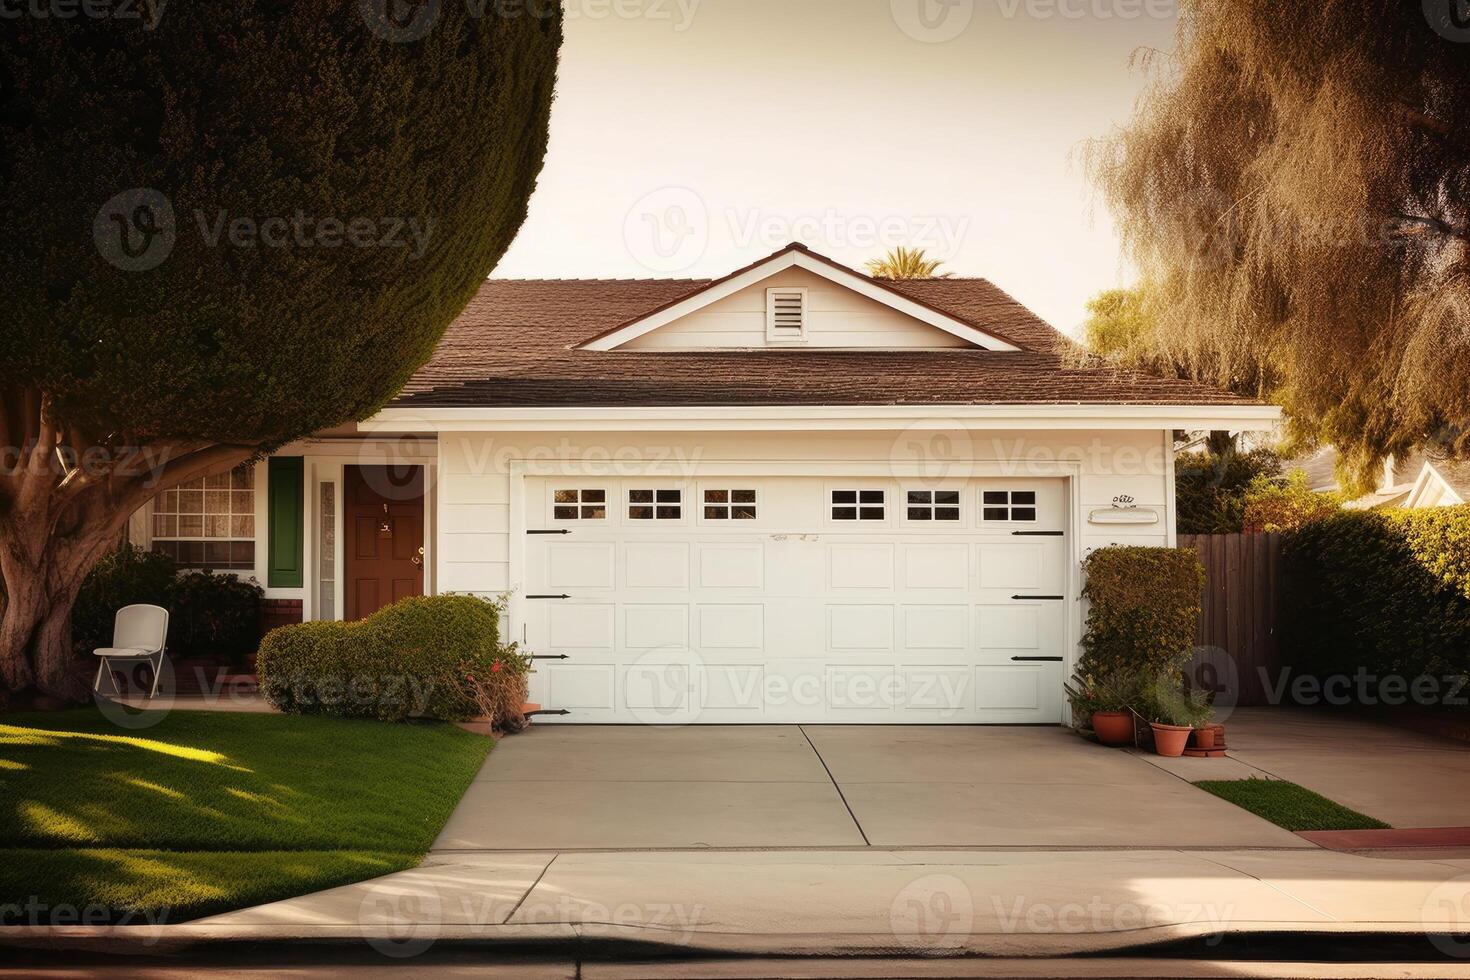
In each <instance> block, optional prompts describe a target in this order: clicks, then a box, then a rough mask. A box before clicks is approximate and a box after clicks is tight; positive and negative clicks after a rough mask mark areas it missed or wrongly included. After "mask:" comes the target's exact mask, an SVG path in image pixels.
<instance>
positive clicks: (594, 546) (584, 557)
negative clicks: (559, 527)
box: [546, 541, 617, 590]
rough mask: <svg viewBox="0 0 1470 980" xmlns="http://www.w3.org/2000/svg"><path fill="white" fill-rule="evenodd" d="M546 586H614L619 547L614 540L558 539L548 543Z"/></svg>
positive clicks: (559, 587)
mask: <svg viewBox="0 0 1470 980" xmlns="http://www.w3.org/2000/svg"><path fill="white" fill-rule="evenodd" d="M547 549H548V550H547V555H546V585H547V587H548V588H551V589H584V590H585V589H612V588H614V587H615V586H616V585H617V583H616V581H615V579H614V573H613V568H614V559H615V556H616V553H617V548H616V546H615V545H614V544H612V543H611V542H598V541H587V542H580V541H554V542H552V543H550V544H549V545H548V546H547Z"/></svg>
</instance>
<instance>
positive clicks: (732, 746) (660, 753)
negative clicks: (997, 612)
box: [434, 725, 1311, 852]
mask: <svg viewBox="0 0 1470 980" xmlns="http://www.w3.org/2000/svg"><path fill="white" fill-rule="evenodd" d="M1310 846H1311V845H1309V844H1307V843H1306V842H1305V841H1303V840H1302V839H1301V838H1299V837H1297V836H1296V835H1295V834H1291V833H1288V832H1287V831H1284V830H1281V829H1280V828H1278V827H1276V826H1274V825H1272V824H1270V823H1268V822H1266V821H1264V820H1261V819H1260V818H1258V817H1255V816H1253V815H1251V814H1250V813H1247V812H1246V811H1244V810H1241V809H1239V808H1237V807H1235V806H1233V805H1231V804H1229V803H1226V802H1224V801H1222V800H1219V799H1217V798H1215V797H1213V796H1210V795H1209V794H1207V793H1204V792H1202V791H1201V790H1198V789H1195V788H1194V787H1193V786H1191V785H1189V784H1188V783H1187V782H1185V781H1184V780H1182V779H1180V778H1179V777H1177V776H1174V775H1171V774H1169V773H1168V772H1165V771H1163V770H1161V769H1159V768H1157V767H1155V766H1152V765H1150V764H1148V763H1147V762H1146V761H1144V760H1143V759H1141V758H1139V757H1136V756H1133V755H1131V754H1129V753H1127V752H1123V751H1120V750H1116V749H1105V748H1102V747H1100V746H1096V745H1092V744H1090V743H1088V742H1085V741H1083V740H1082V739H1079V738H1077V737H1076V736H1075V735H1073V734H1071V733H1070V732H1068V731H1066V730H1064V729H1060V728H1006V727H973V726H960V727H949V726H944V727H927V726H811V725H808V726H797V725H770V726H766V725H761V726H691V727H688V728H677V729H666V728H651V727H635V726H590V725H588V726H554V725H547V726H539V727H536V728H534V729H532V730H531V731H529V732H527V733H526V734H524V735H520V736H516V737H514V738H509V739H506V740H504V741H503V742H501V743H500V744H499V745H498V746H497V747H496V749H495V751H494V752H493V753H491V756H490V758H489V760H488V761H487V762H486V764H485V766H484V768H483V769H482V770H481V771H480V773H479V775H478V776H477V777H476V779H475V781H474V783H473V784H472V785H471V786H470V789H469V791H468V792H467V793H466V794H465V796H464V799H463V800H462V801H461V802H460V805H459V807H458V808H457V809H456V810H455V812H454V814H453V815H452V816H451V817H450V819H449V823H448V824H447V825H446V826H445V828H444V831H443V833H442V834H441V835H440V837H439V840H438V841H437V842H436V844H435V847H434V850H435V851H439V852H455V851H484V850H492V851H493V850H502V851H503V850H520V851H566V850H619V849H630V850H643V849H659V848H674V849H679V848H702V847H708V848H758V849H774V848H842V847H854V848H861V847H881V848H905V847H957V848H977V847H978V848H988V847H1237V848H1238V847H1310Z"/></svg>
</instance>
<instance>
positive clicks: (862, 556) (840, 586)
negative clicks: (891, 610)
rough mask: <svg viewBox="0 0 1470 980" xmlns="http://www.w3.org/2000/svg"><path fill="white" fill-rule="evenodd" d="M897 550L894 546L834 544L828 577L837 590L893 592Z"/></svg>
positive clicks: (829, 552)
mask: <svg viewBox="0 0 1470 980" xmlns="http://www.w3.org/2000/svg"><path fill="white" fill-rule="evenodd" d="M894 555H895V550H894V546H893V545H891V544H868V543H862V544H832V545H828V547H827V570H828V571H827V575H828V581H829V582H830V583H831V586H832V588H833V589H834V590H837V591H842V590H848V589H882V590H884V591H887V590H890V589H892V588H893V577H894V576H893V561H894Z"/></svg>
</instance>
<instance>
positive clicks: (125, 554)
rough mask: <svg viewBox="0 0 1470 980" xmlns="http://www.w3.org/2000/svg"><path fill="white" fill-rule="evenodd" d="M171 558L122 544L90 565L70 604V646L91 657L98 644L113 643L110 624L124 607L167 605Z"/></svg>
mask: <svg viewBox="0 0 1470 980" xmlns="http://www.w3.org/2000/svg"><path fill="white" fill-rule="evenodd" d="M175 572H176V569H175V567H174V562H173V559H171V558H169V557H168V556H167V555H160V554H158V553H156V552H152V551H145V550H143V549H142V548H137V547H134V546H133V545H130V544H124V545H123V546H122V547H121V548H119V549H117V550H116V551H113V552H111V553H109V554H108V555H106V556H104V557H103V559H102V560H101V561H99V562H98V563H97V564H96V565H94V566H93V567H92V571H91V573H90V574H88V576H87V578H86V581H84V582H83V583H82V590H81V592H80V593H79V594H78V595H77V604H76V605H75V606H74V607H72V614H71V642H72V648H73V649H74V650H75V651H76V652H77V653H78V654H79V655H81V656H85V657H90V656H91V655H92V651H93V650H95V649H97V648H98V647H108V646H112V624H113V620H114V618H115V617H116V616H117V611H118V610H119V609H121V608H122V607H123V606H132V605H137V604H140V603H141V604H145V605H150V606H165V607H167V606H168V603H169V590H170V589H171V588H172V587H173V582H174V574H175Z"/></svg>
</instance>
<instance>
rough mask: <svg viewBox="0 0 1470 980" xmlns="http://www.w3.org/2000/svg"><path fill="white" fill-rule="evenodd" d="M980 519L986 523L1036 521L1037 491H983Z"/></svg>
mask: <svg viewBox="0 0 1470 980" xmlns="http://www.w3.org/2000/svg"><path fill="white" fill-rule="evenodd" d="M980 519H981V520H983V521H985V522H986V523H1003V522H1006V521H1010V522H1017V521H1020V522H1026V521H1035V520H1036V491H1035V490H985V491H983V492H982V493H981V496H980Z"/></svg>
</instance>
